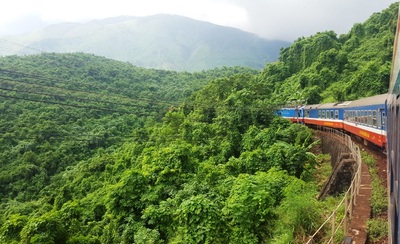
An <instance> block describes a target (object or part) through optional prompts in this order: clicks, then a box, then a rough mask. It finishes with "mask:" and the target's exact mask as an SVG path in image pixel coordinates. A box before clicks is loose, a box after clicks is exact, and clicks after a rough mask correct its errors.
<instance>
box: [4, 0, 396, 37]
mask: <svg viewBox="0 0 400 244" xmlns="http://www.w3.org/2000/svg"><path fill="white" fill-rule="evenodd" d="M393 2H396V1H395V0H379V1H365V0H57V1H54V0H35V1H32V0H13V1H8V2H7V4H6V7H2V8H1V9H0V35H2V34H7V33H11V34H13V33H16V32H18V31H21V30H22V31H25V30H27V29H30V28H34V27H35V26H36V28H37V27H40V26H43V25H44V23H56V22H71V21H72V22H82V21H88V20H91V19H101V18H107V17H115V16H120V15H131V16H146V15H153V14H157V13H171V14H177V15H182V16H187V17H191V18H194V19H199V20H204V21H210V22H212V23H216V24H220V25H227V26H233V27H237V28H240V29H243V30H246V31H250V32H254V33H256V34H258V35H260V36H263V37H266V38H275V39H286V40H294V39H296V38H297V37H300V36H309V35H312V34H315V33H316V32H318V31H324V30H334V31H336V32H337V33H345V32H347V31H348V30H349V29H350V28H351V26H352V25H353V24H354V23H356V22H362V21H365V20H366V19H367V18H368V17H369V16H370V15H371V14H372V13H373V12H377V11H381V10H382V9H384V8H387V7H388V6H389V4H390V3H393ZM25 20H26V21H25Z"/></svg>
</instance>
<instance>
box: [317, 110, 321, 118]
mask: <svg viewBox="0 0 400 244" xmlns="http://www.w3.org/2000/svg"><path fill="white" fill-rule="evenodd" d="M318 118H321V110H318Z"/></svg>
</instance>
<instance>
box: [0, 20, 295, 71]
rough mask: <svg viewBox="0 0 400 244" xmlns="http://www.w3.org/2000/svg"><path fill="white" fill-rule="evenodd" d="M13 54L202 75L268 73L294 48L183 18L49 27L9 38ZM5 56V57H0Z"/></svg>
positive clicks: (230, 29)
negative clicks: (92, 59) (83, 56)
mask: <svg viewBox="0 0 400 244" xmlns="http://www.w3.org/2000/svg"><path fill="white" fill-rule="evenodd" d="M6 38H7V39H8V40H10V41H11V42H15V43H21V44H22V45H23V46H28V48H25V49H23V48H19V49H18V48H17V49H16V50H15V52H14V53H12V54H31V53H32V48H29V47H34V48H33V49H41V50H45V51H48V52H61V53H63V52H85V53H91V54H95V55H99V56H104V57H107V58H111V59H115V60H119V61H125V62H129V63H132V64H133V65H136V66H140V67H144V68H156V69H167V70H176V71H200V70H207V69H213V68H216V67H222V66H246V67H252V68H256V69H262V68H264V66H265V64H266V63H268V62H273V61H276V60H277V59H278V56H279V50H280V49H281V48H282V47H286V46H288V45H289V43H287V42H284V41H275V40H266V39H264V38H261V37H259V36H257V35H256V34H253V33H249V32H245V31H242V30H239V29H236V28H232V27H225V26H221V25H215V24H211V23H209V22H205V21H198V20H194V19H190V18H187V17H183V16H178V15H169V14H158V15H152V16H146V17H131V16H119V17H113V18H107V19H100V20H92V21H89V22H86V23H82V24H80V23H62V24H56V25H50V26H47V27H45V28H43V29H42V30H39V31H37V32H33V33H29V34H24V35H18V36H7V37H6ZM1 54H2V55H4V53H2V52H0V55H1Z"/></svg>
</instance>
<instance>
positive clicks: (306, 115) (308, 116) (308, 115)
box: [305, 110, 310, 118]
mask: <svg viewBox="0 0 400 244" xmlns="http://www.w3.org/2000/svg"><path fill="white" fill-rule="evenodd" d="M305 117H307V118H310V110H306V114H305Z"/></svg>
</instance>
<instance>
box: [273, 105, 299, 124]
mask: <svg viewBox="0 0 400 244" xmlns="http://www.w3.org/2000/svg"><path fill="white" fill-rule="evenodd" d="M275 114H276V115H278V116H281V117H282V118H285V119H289V120H290V121H292V122H293V123H303V108H302V107H283V108H279V109H277V110H275Z"/></svg>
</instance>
